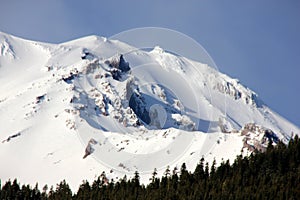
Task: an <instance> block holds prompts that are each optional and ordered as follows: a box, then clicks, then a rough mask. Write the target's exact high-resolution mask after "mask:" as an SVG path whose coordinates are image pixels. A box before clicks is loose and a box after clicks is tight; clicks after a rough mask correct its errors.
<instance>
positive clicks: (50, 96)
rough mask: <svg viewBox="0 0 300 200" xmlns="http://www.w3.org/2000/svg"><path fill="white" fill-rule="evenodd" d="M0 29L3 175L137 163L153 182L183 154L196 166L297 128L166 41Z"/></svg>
mask: <svg viewBox="0 0 300 200" xmlns="http://www.w3.org/2000/svg"><path fill="white" fill-rule="evenodd" d="M0 36H1V37H0V39H1V38H4V39H2V41H0V45H1V48H0V50H1V60H0V65H1V67H0V77H1V78H0V90H1V93H0V110H1V111H2V112H0V120H1V121H2V122H3V124H2V126H1V127H0V132H1V135H0V137H1V138H0V140H1V141H3V142H2V143H1V144H0V157H1V158H2V159H3V160H5V161H6V165H1V166H0V175H1V177H2V178H3V179H4V180H5V179H9V178H14V177H15V176H18V179H19V180H21V181H22V182H29V183H35V182H36V181H39V184H56V183H57V182H58V181H59V180H60V179H61V178H62V177H63V178H64V179H66V180H68V182H70V184H71V186H73V187H77V185H79V184H80V183H81V181H82V180H83V179H87V178H93V177H94V176H95V175H97V174H98V172H99V171H100V172H101V171H110V172H111V173H110V174H109V176H110V177H111V178H114V180H118V178H119V177H123V176H124V174H127V175H132V174H133V173H134V172H135V171H136V170H138V171H139V172H141V174H143V175H142V181H144V182H147V180H148V178H149V177H150V176H151V173H152V171H153V169H154V168H157V169H158V172H159V173H163V171H164V170H165V169H166V167H167V166H170V167H175V166H177V167H178V166H180V165H181V164H182V163H183V162H185V163H186V164H187V166H188V167H189V168H190V169H192V168H194V167H195V166H196V164H197V162H198V160H199V158H200V157H203V156H204V157H205V159H206V160H207V161H209V162H210V161H213V160H214V158H216V159H217V162H221V160H222V159H231V160H233V159H234V158H235V156H236V155H237V154H239V153H240V152H241V150H244V152H245V153H247V152H248V153H249V152H251V151H253V148H251V147H252V146H251V145H252V144H254V143H258V144H260V145H261V146H259V145H256V146H254V147H256V148H257V149H263V147H265V146H264V145H265V144H266V141H267V140H268V139H270V140H272V141H277V140H282V141H284V142H287V141H288V139H289V138H290V137H291V135H292V133H299V128H298V127H296V126H295V125H293V124H291V123H290V122H288V121H287V120H285V119H283V118H282V117H281V116H280V115H278V114H277V113H275V112H273V111H272V110H271V109H270V108H268V107H267V106H266V105H265V104H263V103H262V101H261V100H260V99H259V98H258V96H257V95H256V94H255V93H254V92H253V91H251V90H250V89H249V88H246V87H244V86H243V85H242V84H241V83H240V82H239V81H238V80H236V79H232V78H230V77H229V76H227V75H225V74H222V73H220V72H218V71H216V70H213V69H212V68H211V67H210V66H208V65H205V64H203V63H198V62H195V61H191V60H189V59H188V58H184V57H180V56H176V55H173V54H171V53H170V54H169V53H165V51H164V50H163V49H161V48H160V47H158V46H157V47H154V49H153V50H152V51H150V52H147V51H143V50H140V49H137V48H135V47H132V46H130V45H128V44H126V43H123V42H121V41H116V40H111V41H110V40H107V39H106V38H102V37H98V36H88V37H84V38H80V39H77V40H73V41H70V42H65V43H62V44H57V45H55V44H44V43H38V42H34V41H25V40H22V39H15V38H12V37H10V36H9V35H6V34H4V33H1V34H0ZM5 38H8V40H7V41H6V40H5ZM4 42H6V43H4ZM9 56H14V57H15V58H17V59H4V57H9ZM2 57H3V58H2ZM252 136H253V137H252ZM254 136H257V137H254ZM253 138H254V139H253ZM249 145H250V146H249ZM12 158H18V159H12ZM83 158H84V159H83ZM20 163H22V165H20ZM37 166H39V167H38V169H37ZM70 166H72V168H70ZM24 169H26V172H25V171H24ZM28 169H29V172H28ZM45 171H47V175H46V176H45ZM74 174H77V176H76V177H74ZM32 177H38V179H39V180H37V179H36V178H35V179H33V178H32Z"/></svg>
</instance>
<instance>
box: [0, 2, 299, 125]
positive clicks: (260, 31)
mask: <svg viewBox="0 0 300 200" xmlns="http://www.w3.org/2000/svg"><path fill="white" fill-rule="evenodd" d="M145 26H158V27H165V28H170V29H174V30H177V31H180V32H182V33H185V34H187V35H188V36H190V37H192V38H194V39H195V40H196V41H198V42H199V43H200V44H201V45H202V46H203V47H204V48H205V49H206V50H207V51H208V53H209V54H210V55H211V57H212V58H213V59H214V61H215V62H216V64H217V66H218V68H219V70H220V71H221V72H224V73H226V74H228V75H229V76H231V77H235V78H238V79H240V81H241V83H242V84H244V85H246V86H248V87H249V88H251V89H252V90H254V91H255V92H257V93H258V94H259V96H260V97H261V98H262V99H263V100H264V102H265V103H266V104H267V105H269V106H270V107H271V108H272V109H273V110H274V111H276V112H278V113H279V114H281V115H282V116H284V117H285V118H287V119H288V120H290V121H292V122H293V123H295V124H297V125H298V126H300V1H298V0H264V1H261V0H253V1H240V0H228V1H216V0H198V1H196V0H195V1H158V0H151V1H141V0H130V1H129V0H128V1H114V0H110V1H77V0H72V1H71V0H65V1H59V0H51V1H50V0H48V1H40V0H27V1H17V0H0V31H3V32H7V33H10V34H13V35H16V36H19V37H23V38H27V39H32V40H39V41H44V42H51V43H59V42H65V41H68V40H71V39H75V38H79V37H82V36H86V35H91V34H96V35H101V36H106V37H109V36H112V35H114V34H117V33H119V32H121V31H125V30H128V29H131V28H137V27H145Z"/></svg>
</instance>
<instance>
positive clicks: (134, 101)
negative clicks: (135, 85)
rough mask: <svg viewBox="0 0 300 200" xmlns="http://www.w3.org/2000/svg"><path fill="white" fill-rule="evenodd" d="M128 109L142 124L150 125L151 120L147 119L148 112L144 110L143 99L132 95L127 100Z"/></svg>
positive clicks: (134, 94)
mask: <svg viewBox="0 0 300 200" xmlns="http://www.w3.org/2000/svg"><path fill="white" fill-rule="evenodd" d="M129 107H130V108H131V109H132V110H133V111H134V113H135V114H136V115H137V116H138V118H139V119H141V120H142V121H143V122H144V123H146V124H150V122H151V120H150V117H149V112H148V111H147V110H146V104H145V102H144V101H143V98H142V97H141V96H140V95H138V94H136V93H133V94H132V95H131V97H130V100H129Z"/></svg>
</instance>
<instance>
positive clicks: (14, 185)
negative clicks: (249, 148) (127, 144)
mask: <svg viewBox="0 0 300 200" xmlns="http://www.w3.org/2000/svg"><path fill="white" fill-rule="evenodd" d="M0 197H1V198H0V199H103V200H104V199H116V200H121V199H124V200H130V199H135V200H137V199H140V200H147V199H174V200H175V199H299V198H300V141H299V138H298V136H296V137H295V138H294V139H291V140H290V142H289V144H288V145H285V144H283V143H279V144H278V145H277V146H275V147H273V146H272V145H269V146H268V148H267V151H266V152H264V153H259V152H256V153H255V154H252V155H250V156H249V157H242V156H238V157H237V158H236V160H235V161H234V163H233V164H230V163H229V161H224V162H223V163H222V164H221V165H220V166H219V167H216V165H215V162H214V163H213V164H212V166H209V165H208V164H207V163H205V161H204V159H203V158H202V159H201V160H200V162H199V164H198V165H197V167H196V169H195V171H194V172H193V173H192V172H189V171H187V169H186V166H185V164H183V165H182V166H181V169H178V170H177V169H174V170H170V169H169V168H168V169H167V170H166V171H165V174H164V176H163V177H161V178H158V177H157V173H156V170H154V172H153V175H152V178H151V182H150V183H149V184H148V185H146V186H145V185H143V184H141V183H140V181H139V174H138V172H136V173H135V176H134V177H133V178H132V179H127V178H126V176H125V177H124V178H123V179H122V180H120V181H118V182H114V181H108V180H107V178H106V176H105V173H103V174H101V176H99V177H98V178H97V179H96V180H94V181H93V182H92V183H89V182H88V181H84V182H83V183H82V184H81V185H80V187H79V189H78V191H76V192H75V193H72V191H71V189H70V187H69V185H68V184H67V183H66V182H65V181H62V182H61V183H59V184H58V185H57V186H56V188H55V189H54V188H52V187H51V188H47V186H45V187H44V188H43V189H42V191H40V190H39V189H38V186H37V185H36V186H35V187H30V186H29V185H22V186H20V185H19V183H18V182H17V180H14V181H12V182H11V181H8V182H6V183H5V184H4V185H3V187H2V188H1V191H0Z"/></svg>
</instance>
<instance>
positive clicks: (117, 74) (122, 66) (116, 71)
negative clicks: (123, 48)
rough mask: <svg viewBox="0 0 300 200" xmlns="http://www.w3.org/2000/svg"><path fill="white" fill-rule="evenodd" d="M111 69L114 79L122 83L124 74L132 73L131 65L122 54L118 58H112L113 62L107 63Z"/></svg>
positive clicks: (108, 61)
mask: <svg viewBox="0 0 300 200" xmlns="http://www.w3.org/2000/svg"><path fill="white" fill-rule="evenodd" d="M105 64H107V65H108V66H109V67H110V68H111V69H110V73H111V75H112V77H113V79H115V80H118V81H120V80H121V78H122V74H124V73H127V72H128V71H130V67H129V63H128V62H126V61H125V59H124V57H123V55H122V54H121V55H120V57H118V58H112V59H111V60H107V61H105Z"/></svg>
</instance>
